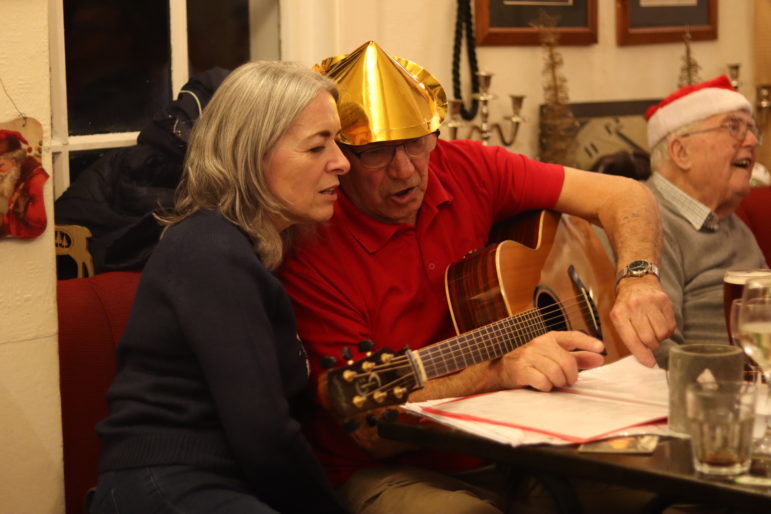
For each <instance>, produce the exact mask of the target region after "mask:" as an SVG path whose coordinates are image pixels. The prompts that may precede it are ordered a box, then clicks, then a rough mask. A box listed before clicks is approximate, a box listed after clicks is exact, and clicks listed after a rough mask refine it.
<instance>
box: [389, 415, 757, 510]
mask: <svg viewBox="0 0 771 514" xmlns="http://www.w3.org/2000/svg"><path fill="white" fill-rule="evenodd" d="M379 432H380V435H381V436H382V437H385V438H388V439H393V440H396V441H401V442H406V443H411V444H415V445H419V446H424V447H428V448H434V449H438V450H446V451H453V452H457V453H462V454H466V455H472V456H476V457H480V458H483V459H486V460H489V461H492V462H497V463H501V464H506V465H513V466H516V467H520V468H524V469H532V470H537V471H543V472H549V473H558V474H563V475H569V476H578V477H581V478H586V479H591V480H598V481H602V482H606V483H611V484H618V485H622V486H627V487H633V488H636V489H644V490H648V491H653V492H657V493H659V494H660V495H661V497H662V498H671V499H673V500H678V502H694V503H701V504H706V505H724V506H726V507H730V508H732V509H736V510H739V511H741V512H758V513H764V514H769V513H771V487H762V486H750V485H742V484H737V483H735V482H733V481H732V480H730V479H722V478H712V477H705V476H704V475H701V474H699V473H697V472H696V471H695V470H694V469H693V464H692V461H691V448H690V441H689V440H687V439H678V438H662V439H661V440H660V441H659V444H658V447H657V448H656V450H655V452H654V453H653V454H652V455H623V454H599V453H579V452H578V451H577V449H576V447H575V446H550V445H537V446H519V447H512V446H508V445H505V444H501V443H497V442H495V441H492V440H490V439H485V438H482V437H478V436H474V435H471V434H468V433H465V432H460V431H457V430H453V429H449V428H446V427H443V426H441V425H437V424H435V423H417V422H415V423H409V422H404V421H391V422H388V421H384V422H382V423H381V424H380V425H379ZM751 473H752V474H753V475H756V476H767V477H771V458H761V457H758V458H756V459H754V460H753V468H752V470H751Z"/></svg>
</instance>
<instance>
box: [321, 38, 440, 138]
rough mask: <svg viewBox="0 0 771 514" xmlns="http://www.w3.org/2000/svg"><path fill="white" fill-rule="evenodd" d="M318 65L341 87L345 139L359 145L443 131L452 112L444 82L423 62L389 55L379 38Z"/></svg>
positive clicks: (341, 121)
mask: <svg viewBox="0 0 771 514" xmlns="http://www.w3.org/2000/svg"><path fill="white" fill-rule="evenodd" d="M314 68H315V69H316V70H317V71H319V72H321V73H322V74H324V75H327V76H328V77H330V78H332V79H333V80H334V81H335V82H337V84H338V87H339V89H340V101H339V102H338V111H339V113H340V123H341V124H342V130H341V132H340V136H339V137H338V141H340V142H341V143H344V144H348V145H354V146H360V145H366V144H369V143H377V142H380V141H394V140H399V139H412V138H417V137H421V136H425V135H426V134H430V133H431V132H434V131H436V130H439V126H440V125H441V124H442V121H443V120H444V117H445V115H446V114H447V96H446V95H445V92H444V89H443V88H442V86H441V84H439V81H438V80H436V78H434V76H433V75H431V73H429V72H428V71H427V70H425V69H424V68H422V67H421V66H419V65H417V64H415V63H413V62H411V61H408V60H407V59H402V58H400V57H391V56H389V55H388V54H387V53H386V52H385V51H384V50H383V49H382V48H381V47H380V46H379V45H378V44H377V43H375V42H374V41H368V42H366V43H364V44H363V45H361V46H360V47H359V48H357V49H356V50H354V51H353V52H351V53H350V54H348V55H340V56H337V57H329V58H327V59H324V60H323V61H322V62H321V63H320V64H318V65H316V66H315V67H314Z"/></svg>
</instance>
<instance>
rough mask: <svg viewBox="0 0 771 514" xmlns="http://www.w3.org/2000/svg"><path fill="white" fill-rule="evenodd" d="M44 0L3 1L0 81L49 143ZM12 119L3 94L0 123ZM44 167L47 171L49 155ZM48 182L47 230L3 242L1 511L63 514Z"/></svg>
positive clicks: (0, 251)
mask: <svg viewBox="0 0 771 514" xmlns="http://www.w3.org/2000/svg"><path fill="white" fill-rule="evenodd" d="M48 9H49V6H48V0H2V8H0V10H1V11H2V18H3V44H2V45H0V78H2V81H3V83H4V84H5V88H6V89H7V90H8V94H10V96H11V97H12V98H13V100H14V101H15V102H16V105H17V106H18V108H19V109H20V110H21V111H22V112H23V113H25V114H26V115H27V116H29V117H32V118H35V119H37V120H39V121H40V122H41V123H42V125H43V129H44V134H45V135H44V148H45V147H47V145H48V144H49V142H50V117H51V107H50V100H49V72H48V66H49V60H48V54H49V52H48ZM16 117H17V113H16V110H15V108H14V107H13V104H12V103H11V102H10V100H8V98H7V97H6V96H5V94H4V93H3V92H2V90H1V89H0V121H2V122H5V121H10V120H12V119H14V118H16ZM43 157H44V161H43V166H44V168H45V169H46V170H50V169H51V155H50V152H44V156H43ZM52 184H53V181H52V180H49V181H48V182H47V183H46V188H45V200H46V210H47V212H48V215H49V226H48V228H47V229H46V231H45V232H44V233H43V235H41V236H40V237H38V238H37V239H33V240H28V241H22V240H17V239H3V240H0V284H2V286H1V287H0V512H2V513H14V514H27V513H29V514H47V513H60V512H63V511H64V486H63V482H62V480H63V471H62V449H61V415H60V406H59V365H58V351H57V338H56V333H57V321H56V296H55V295H56V282H55V280H56V270H55V255H54V242H53V220H52V213H53V196H52Z"/></svg>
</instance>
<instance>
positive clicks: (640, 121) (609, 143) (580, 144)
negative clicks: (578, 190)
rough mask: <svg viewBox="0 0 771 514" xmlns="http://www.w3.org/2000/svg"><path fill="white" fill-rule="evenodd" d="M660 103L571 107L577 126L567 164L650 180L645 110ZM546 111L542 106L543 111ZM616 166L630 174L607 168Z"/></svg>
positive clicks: (575, 105)
mask: <svg viewBox="0 0 771 514" xmlns="http://www.w3.org/2000/svg"><path fill="white" fill-rule="evenodd" d="M659 101H660V100H657V99H650V100H621V101H614V102H585V103H571V104H569V107H570V110H571V112H572V113H573V116H574V117H575V119H576V122H577V123H578V126H577V127H576V133H575V142H574V144H573V145H572V146H571V150H570V152H569V154H568V156H567V160H566V162H570V163H572V164H573V165H575V166H576V167H578V168H579V169H583V170H594V171H602V172H606V173H612V174H616V175H624V176H629V177H631V178H637V179H642V178H647V173H648V157H649V153H650V149H649V148H648V136H647V123H646V121H645V111H646V110H647V109H648V107H650V106H651V105H655V104H657V103H658V102H659ZM543 108H544V106H543V105H541V112H543ZM541 118H543V115H542V116H541ZM543 143H544V142H543V141H541V144H543ZM613 166H616V167H617V168H620V167H624V168H626V169H627V170H628V171H625V172H622V170H620V169H617V170H615V171H609V169H608V168H610V167H613Z"/></svg>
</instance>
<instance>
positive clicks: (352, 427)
mask: <svg viewBox="0 0 771 514" xmlns="http://www.w3.org/2000/svg"><path fill="white" fill-rule="evenodd" d="M358 429H359V422H358V421H357V420H355V419H353V418H352V419H349V420H348V421H346V422H345V423H343V430H345V431H346V432H348V433H349V434H350V433H351V432H355V431H356V430H358Z"/></svg>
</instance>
